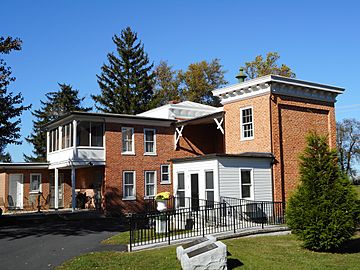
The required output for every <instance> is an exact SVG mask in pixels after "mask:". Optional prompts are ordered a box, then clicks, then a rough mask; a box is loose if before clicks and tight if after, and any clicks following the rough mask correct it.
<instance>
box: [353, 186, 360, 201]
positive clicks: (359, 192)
mask: <svg viewBox="0 0 360 270" xmlns="http://www.w3.org/2000/svg"><path fill="white" fill-rule="evenodd" d="M354 188H355V190H356V192H357V194H358V198H359V199H360V185H354Z"/></svg>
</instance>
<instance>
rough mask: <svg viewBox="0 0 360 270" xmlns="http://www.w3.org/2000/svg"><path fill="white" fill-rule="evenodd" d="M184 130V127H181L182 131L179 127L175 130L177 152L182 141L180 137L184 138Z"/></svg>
mask: <svg viewBox="0 0 360 270" xmlns="http://www.w3.org/2000/svg"><path fill="white" fill-rule="evenodd" d="M183 129H184V126H181V127H180V129H179V128H178V127H176V128H175V150H176V147H177V144H178V142H179V140H180V137H182V132H183Z"/></svg>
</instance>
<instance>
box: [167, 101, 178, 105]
mask: <svg viewBox="0 0 360 270" xmlns="http://www.w3.org/2000/svg"><path fill="white" fill-rule="evenodd" d="M178 103H179V101H178V100H170V101H169V102H168V104H178Z"/></svg>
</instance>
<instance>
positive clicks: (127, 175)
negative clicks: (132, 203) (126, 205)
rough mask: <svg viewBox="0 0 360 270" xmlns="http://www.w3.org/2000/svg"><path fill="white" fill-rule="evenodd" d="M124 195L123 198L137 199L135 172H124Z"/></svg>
mask: <svg viewBox="0 0 360 270" xmlns="http://www.w3.org/2000/svg"><path fill="white" fill-rule="evenodd" d="M123 185H124V191H123V192H124V195H123V199H135V198H136V196H135V172H134V171H124V172H123Z"/></svg>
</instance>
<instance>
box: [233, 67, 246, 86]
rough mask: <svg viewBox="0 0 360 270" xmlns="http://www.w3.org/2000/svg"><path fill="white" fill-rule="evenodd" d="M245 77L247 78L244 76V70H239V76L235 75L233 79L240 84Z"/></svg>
mask: <svg viewBox="0 0 360 270" xmlns="http://www.w3.org/2000/svg"><path fill="white" fill-rule="evenodd" d="M246 77H247V76H246V75H245V74H244V69H243V68H240V70H239V74H238V75H236V77H235V78H236V79H238V82H239V83H242V82H244V81H245V79H246Z"/></svg>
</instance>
